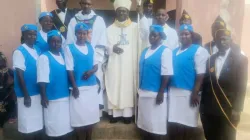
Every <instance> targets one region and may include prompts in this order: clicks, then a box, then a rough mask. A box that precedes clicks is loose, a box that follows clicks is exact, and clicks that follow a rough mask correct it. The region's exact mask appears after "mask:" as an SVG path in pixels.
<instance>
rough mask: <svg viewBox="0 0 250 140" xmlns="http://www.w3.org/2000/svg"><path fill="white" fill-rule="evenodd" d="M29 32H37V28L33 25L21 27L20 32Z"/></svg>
mask: <svg viewBox="0 0 250 140" xmlns="http://www.w3.org/2000/svg"><path fill="white" fill-rule="evenodd" d="M30 30H34V31H37V26H36V25H34V24H24V25H23V26H22V27H21V31H22V32H24V31H30Z"/></svg>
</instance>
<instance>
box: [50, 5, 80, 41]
mask: <svg viewBox="0 0 250 140" xmlns="http://www.w3.org/2000/svg"><path fill="white" fill-rule="evenodd" d="M59 11H60V10H59V9H56V10H54V11H52V12H51V13H52V15H53V22H54V29H56V30H59V31H60V28H61V27H63V26H64V25H65V26H66V28H65V32H61V34H62V35H63V36H64V38H67V31H68V25H69V22H70V20H71V19H72V18H73V17H74V16H75V14H76V13H77V11H78V10H77V9H69V8H68V9H67V13H66V16H65V21H64V23H62V21H61V20H60V18H59V16H58V15H57V13H59Z"/></svg>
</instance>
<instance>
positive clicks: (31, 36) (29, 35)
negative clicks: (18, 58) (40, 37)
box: [23, 30, 37, 45]
mask: <svg viewBox="0 0 250 140" xmlns="http://www.w3.org/2000/svg"><path fill="white" fill-rule="evenodd" d="M36 37H37V32H36V31H34V30H30V31H25V32H24V33H23V38H24V42H25V43H26V44H28V45H34V44H35V42H36Z"/></svg>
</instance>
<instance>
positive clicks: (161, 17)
mask: <svg viewBox="0 0 250 140" xmlns="http://www.w3.org/2000/svg"><path fill="white" fill-rule="evenodd" d="M155 20H156V23H157V24H159V25H164V24H165V23H166V21H167V20H168V15H167V13H166V11H165V10H164V9H159V10H157V12H156V15H155Z"/></svg>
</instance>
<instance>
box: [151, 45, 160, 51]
mask: <svg viewBox="0 0 250 140" xmlns="http://www.w3.org/2000/svg"><path fill="white" fill-rule="evenodd" d="M161 46H162V44H160V45H158V47H157V48H155V49H154V50H152V49H151V47H152V46H150V48H149V49H150V50H152V51H156V50H158V49H159V48H160V47H161Z"/></svg>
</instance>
